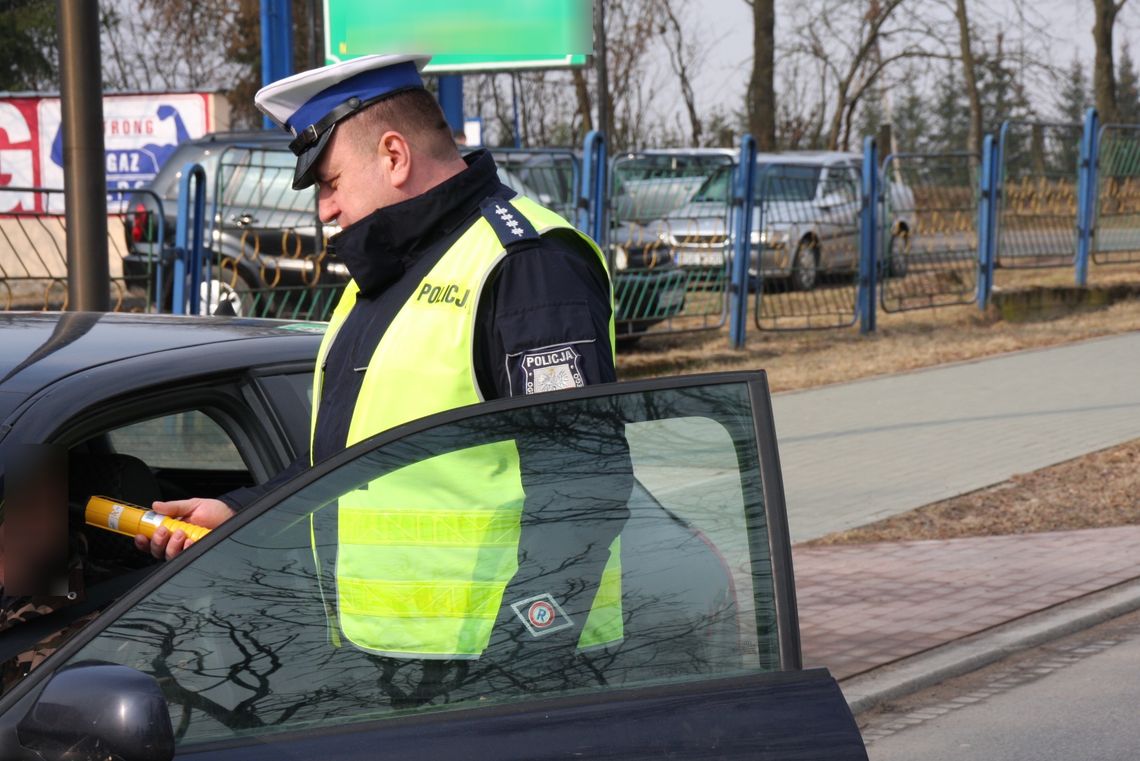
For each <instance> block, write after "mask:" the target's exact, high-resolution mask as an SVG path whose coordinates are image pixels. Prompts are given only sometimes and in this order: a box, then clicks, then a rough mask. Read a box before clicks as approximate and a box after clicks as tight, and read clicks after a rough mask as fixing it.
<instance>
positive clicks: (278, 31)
mask: <svg viewBox="0 0 1140 761" xmlns="http://www.w3.org/2000/svg"><path fill="white" fill-rule="evenodd" d="M260 11H261V84H262V85H267V84H269V83H270V82H276V81H277V80H278V79H282V78H284V77H287V76H289V75H290V74H292V73H293V8H292V5H291V4H290V0H261V7H260ZM262 124H263V126H264V127H265V129H273V127H274V124H273V122H272V121H270V119H269V117H264V118H263V119H262Z"/></svg>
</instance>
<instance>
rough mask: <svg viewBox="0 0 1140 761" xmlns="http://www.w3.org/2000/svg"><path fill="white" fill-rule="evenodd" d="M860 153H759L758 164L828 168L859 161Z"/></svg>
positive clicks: (757, 155)
mask: <svg viewBox="0 0 1140 761" xmlns="http://www.w3.org/2000/svg"><path fill="white" fill-rule="evenodd" d="M859 157H860V155H859V154H858V153H846V152H844V151H784V152H782V153H758V154H756V162H757V163H759V164H810V165H813V166H826V165H828V164H836V163H840V162H849V161H851V160H852V159H858V158H859Z"/></svg>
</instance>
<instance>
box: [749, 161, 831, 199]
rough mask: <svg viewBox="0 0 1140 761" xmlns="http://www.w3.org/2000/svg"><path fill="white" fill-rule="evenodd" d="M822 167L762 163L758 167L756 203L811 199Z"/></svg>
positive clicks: (755, 191) (813, 196) (816, 187)
mask: <svg viewBox="0 0 1140 761" xmlns="http://www.w3.org/2000/svg"><path fill="white" fill-rule="evenodd" d="M821 171H822V168H821V167H818V166H808V165H803V164H761V165H759V166H757V167H756V185H755V190H754V193H755V199H756V203H762V202H764V201H765V200H767V201H797V202H798V201H810V200H812V199H814V198H815V194H816V190H817V189H818V187H819V176H820V172H821Z"/></svg>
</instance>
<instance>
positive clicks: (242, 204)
mask: <svg viewBox="0 0 1140 761" xmlns="http://www.w3.org/2000/svg"><path fill="white" fill-rule="evenodd" d="M288 145H289V136H288V135H286V134H285V133H284V132H220V133H214V134H211V135H207V136H205V137H203V138H200V139H197V140H191V141H189V142H186V143H183V144H182V145H180V146H179V147H178V150H177V151H176V152H175V154H174V155H173V156H172V157H171V158H170V160H169V161H167V163H166V164H165V165H164V166H163V168H162V171H160V172H159V174H158V176H157V177H155V179H154V181H153V182H152V183H151V185H150V186H149V187H148V190H149V191H150V192H151V193H154V194H155V195H157V196H159V197H160V198H161V199H162V210H161V213H159V211H158V209H157V204H156V202H155V199H154V196H152V195H150V194H149V193H138V194H136V195H134V196H133V197H132V198H131V199H130V202H129V211H128V213H127V215H126V217H125V234H126V237H127V249H128V254H127V256H126V257H125V259H124V262H123V271H124V275H125V277H126V279H127V283H128V286H130V287H132V288H133V289H135V290H137V291H139V292H141V293H145V292H146V290H147V289H146V283H147V280H148V278H150V277H152V273H153V267H154V263H155V261H156V260H157V259H158V258H159V256H160V252H159V244H158V241H159V220H160V219H161V220H163V222H164V227H163V228H162V230H163V234H162V246H161V248H162V249H163V250H164V251H165V252H166V261H169V260H170V252H171V251H172V249H173V246H174V235H175V227H176V221H177V210H178V193H179V184H180V181H181V179H182V169H183V167H184V166H185V165H186V164H187V163H189V162H195V163H199V164H201V165H202V167H203V169H205V170H206V177H207V188H206V208H207V214H208V216H209V220H210V223H209V225H208V228H207V233H208V240H207V244H208V246H209V248H210V249H211V251H212V252H213V254H212V256H210V257H209V258H210V261H211V263H212V266H211V268H210V270H209V272H208V273H206V275H207V276H205V277H204V278H203V280H204V283H203V286H202V289H203V293H202V294H201V297H202V303H204V304H205V305H206V306H205V307H204V308H203V309H202V310H201V311H202V312H204V313H207V314H212V313H214V311H215V310H216V308H217V306H218V305H219V304H221V303H223V302H225V303H226V304H227V305H228V310H227V311H228V312H232V313H233V314H236V315H239V316H264V317H291V316H302V317H304V318H306V319H318V320H321V319H327V318H328V316H329V314H330V313H331V310H332V306H333V305H334V304H335V296H336V294H337V293H339V290H340V287H341V286H342V285H343V284H344V283H345V282H346V281H347V280H348V277H349V274H348V270H347V268H345V266H344V265H343V264H342V263H341V262H339V261H337V260H336V257H335V255H334V254H332V253H331V252H328V251H326V250H325V248H324V237H320V238H318V236H317V232H316V231H317V230H320V232H321V235H322V236H325V237H327V236H329V235H332V234H334V233H336V232H337V230H338V229H339V228H338V227H336V226H335V225H318V219H317V216H316V197H315V191H313V190H304V191H295V190H293V189H292V185H291V183H292V178H293V165H294V162H295V159H294V157H293V155H292V153H290V152H289V150H288ZM494 155H495V158H496V161H497V162H499V175H500V179H501V180H502V181H503V182H504V183H505V184H507V185H508V186H510V187H512V188H514V189H515V190H517V191H518V192H519V193H521V194H523V195H526V196H528V197H530V198H533V199H534V200H536V201H538V202H539V203H542V204H544V205H546V206H548V207H549V208H551V209H553V210H554V211H556V212H558V213H560V214H562V215H563V216H564V217H565V218H566V219H569V220H571V221H573V220H574V211H575V209H576V207H577V197H576V193H575V192H574V190H573V187H574V184H575V183H576V182H577V174H576V169H575V168H574V167H573V166H572V165H571V164H568V163H567V162H566V159H569V160H570V161H577V159H576V158H575V157H574V156H573V154H570V153H566V154H565V156H563V154H562V153H559V152H543V151H536V152H533V153H517V152H509V151H496V152H495V154H494ZM215 202H216V204H215ZM165 277H166V279H167V281H168V283H167V285H166V286H165V288H164V290H163V296H164V303H167V304H169V303H170V302H169V298H170V291H171V288H170V286H169V279H170V268H169V267H167V269H166V272H165ZM684 286H685V279H684V277H683V276H682V275H680V274H679V273H673V274H672V275H670V274H663V273H653V274H650V275H646V274H644V273H638V274H633V273H630V274H629V275H625V274H623V273H620V272H615V273H614V295H615V301H616V309H617V314H616V317H617V322H618V323H619V330H620V331H621V332H623V333H628V332H642V331H644V330H645V329H646V328H647V327H649V326H651V325H653V324H655V323H657V322H660V321H661V320H664V319H667V318H669V317H672V316H674V315H676V314H677V313H679V312H680V311H681V310H682V309H683V308H684V298H685V288H684Z"/></svg>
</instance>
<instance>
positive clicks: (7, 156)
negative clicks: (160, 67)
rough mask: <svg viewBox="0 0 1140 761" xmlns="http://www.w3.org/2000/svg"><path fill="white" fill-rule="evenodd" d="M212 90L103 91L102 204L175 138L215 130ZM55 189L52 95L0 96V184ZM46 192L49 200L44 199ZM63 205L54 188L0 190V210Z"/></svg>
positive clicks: (58, 136) (169, 150) (57, 128)
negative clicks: (104, 181) (104, 194)
mask: <svg viewBox="0 0 1140 761" xmlns="http://www.w3.org/2000/svg"><path fill="white" fill-rule="evenodd" d="M216 97H217V96H214V95H208V94H202V93H166V94H162V93H159V94H148V95H108V96H106V97H104V98H103V142H104V146H105V150H106V154H105V156H106V169H107V189H108V205H109V206H112V207H113V205H114V203H115V202H117V201H118V200H119V199H120V198H121V196H122V193H117V192H115V191H124V190H130V189H132V188H137V187H141V186H142V185H145V184H146V183H147V182H149V181H150V180H151V179H153V178H154V176H155V174H157V173H158V170H159V169H160V168H161V167H162V164H163V163H164V162H165V161H166V159H168V158H169V157H170V155H171V154H173V153H174V150H175V148H177V147H178V144H179V143H181V142H183V141H185V140H190V139H192V138H196V137H201V136H202V135H204V134H206V133H207V132H211V131H213V130H215V129H217V126H216V125H215V124H214V119H215V112H216V110H217V109H216V108H215V107H214V99H215V98H216ZM2 187H36V188H52V189H57V190H61V189H62V188H63V130H62V124H61V119H60V102H59V98H43V97H39V96H30V97H8V98H0V188H2ZM46 199H50V200H46ZM21 211H22V212H33V211H34V212H41V213H42V212H47V213H62V212H63V195H62V194H55V193H53V194H43V193H28V192H16V191H3V190H0V214H2V213H6V212H7V213H11V212H21Z"/></svg>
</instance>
